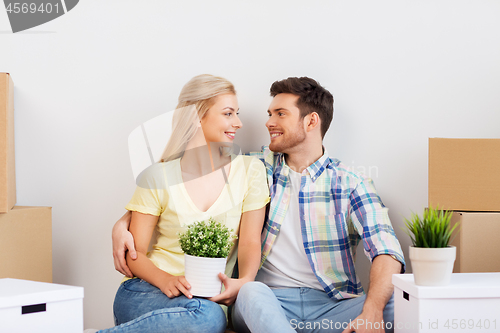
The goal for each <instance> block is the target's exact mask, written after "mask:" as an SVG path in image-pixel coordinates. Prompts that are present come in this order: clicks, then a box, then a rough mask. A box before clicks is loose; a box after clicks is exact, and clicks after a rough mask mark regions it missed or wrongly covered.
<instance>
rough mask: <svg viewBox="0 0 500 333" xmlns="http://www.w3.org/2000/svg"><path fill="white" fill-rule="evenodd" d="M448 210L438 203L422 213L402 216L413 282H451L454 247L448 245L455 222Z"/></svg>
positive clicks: (439, 284)
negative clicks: (440, 206) (410, 243)
mask: <svg viewBox="0 0 500 333" xmlns="http://www.w3.org/2000/svg"><path fill="white" fill-rule="evenodd" d="M451 215H452V212H451V211H445V210H440V209H439V207H436V208H432V207H430V208H428V209H426V210H424V213H423V215H422V217H420V216H419V215H417V214H414V213H413V214H412V216H411V220H407V219H405V225H406V228H407V230H406V233H407V234H408V235H409V236H410V238H411V242H412V246H410V260H411V265H412V268H413V276H414V278H415V284H416V285H420V286H443V285H447V284H449V283H450V279H451V273H452V272H453V264H454V262H455V258H456V250H457V249H456V247H455V246H450V245H449V243H450V240H451V235H452V233H453V231H454V230H455V228H456V227H457V226H458V223H457V224H455V225H454V226H453V227H452V226H451V224H450V221H451Z"/></svg>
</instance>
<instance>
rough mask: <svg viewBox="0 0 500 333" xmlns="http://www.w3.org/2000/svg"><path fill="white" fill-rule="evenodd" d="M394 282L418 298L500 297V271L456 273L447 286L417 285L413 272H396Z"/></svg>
mask: <svg viewBox="0 0 500 333" xmlns="http://www.w3.org/2000/svg"><path fill="white" fill-rule="evenodd" d="M392 284H393V285H394V286H395V287H396V288H398V289H401V290H403V291H405V292H407V293H408V294H410V295H412V296H413V297H416V298H420V299H422V298H498V297H500V273H454V274H452V275H451V282H450V284H449V285H447V286H436V287H428V286H417V285H416V284H415V282H414V278H413V274H394V275H393V276H392Z"/></svg>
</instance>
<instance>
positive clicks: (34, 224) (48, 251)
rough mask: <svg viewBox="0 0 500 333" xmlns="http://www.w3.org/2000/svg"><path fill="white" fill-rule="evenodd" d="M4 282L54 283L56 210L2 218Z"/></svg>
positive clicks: (20, 210)
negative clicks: (54, 223) (18, 280)
mask: <svg viewBox="0 0 500 333" xmlns="http://www.w3.org/2000/svg"><path fill="white" fill-rule="evenodd" d="M0 254H1V255H0V278H15V279H24V280H34V281H41V282H52V208H51V207H23V206H14V208H13V209H12V210H11V211H10V212H8V213H4V214H0Z"/></svg>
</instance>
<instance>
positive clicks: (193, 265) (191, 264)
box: [179, 218, 237, 297]
mask: <svg viewBox="0 0 500 333" xmlns="http://www.w3.org/2000/svg"><path fill="white" fill-rule="evenodd" d="M231 232H232V230H229V229H228V228H227V227H226V226H225V225H223V224H222V223H220V222H217V221H215V220H214V219H213V218H210V219H209V220H208V221H200V222H195V223H193V224H191V225H189V226H188V228H187V230H186V231H185V232H184V233H182V234H180V235H179V243H180V245H181V249H182V251H184V261H185V274H184V275H185V277H186V280H187V281H188V282H189V284H190V285H191V289H190V291H191V294H193V295H194V296H200V297H213V296H215V295H218V294H220V291H221V288H222V285H221V281H220V279H219V276H218V274H219V273H224V271H225V269H226V259H227V256H228V255H229V252H230V251H231V248H232V246H233V244H234V242H233V241H234V240H235V239H236V238H237V237H236V236H234V235H231Z"/></svg>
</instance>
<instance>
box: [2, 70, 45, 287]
mask: <svg viewBox="0 0 500 333" xmlns="http://www.w3.org/2000/svg"><path fill="white" fill-rule="evenodd" d="M15 204H16V173H15V156H14V83H13V81H12V78H11V76H10V75H9V74H7V73H0V253H1V254H2V255H1V256H0V278H16V279H25V280H34V281H41V282H52V217H51V208H50V207H20V206H14V205H15Z"/></svg>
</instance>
